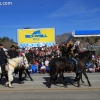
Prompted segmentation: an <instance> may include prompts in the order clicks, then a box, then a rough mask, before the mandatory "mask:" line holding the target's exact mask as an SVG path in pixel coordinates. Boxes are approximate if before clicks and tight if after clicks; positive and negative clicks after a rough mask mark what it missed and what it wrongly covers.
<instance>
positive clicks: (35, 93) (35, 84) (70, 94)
mask: <svg viewBox="0 0 100 100" xmlns="http://www.w3.org/2000/svg"><path fill="white" fill-rule="evenodd" d="M87 75H88V77H89V80H90V82H91V84H92V87H89V86H88V83H87V81H86V79H85V77H84V76H83V80H84V81H85V83H84V84H83V83H80V84H81V87H79V88H78V87H77V84H73V81H72V79H73V78H74V77H75V74H74V73H65V75H64V76H65V77H66V80H67V81H68V87H66V88H65V87H64V86H63V84H62V82H61V81H60V80H59V78H58V81H57V84H56V85H54V84H52V85H51V88H48V87H47V86H46V84H47V80H48V78H49V75H48V74H31V76H32V78H33V79H34V81H30V79H29V78H28V77H27V80H25V81H24V82H25V83H24V84H18V82H17V77H18V76H14V77H15V80H14V82H13V83H12V85H13V87H14V88H8V87H5V85H4V82H5V80H6V79H5V78H4V79H3V80H2V82H0V100H100V73H87Z"/></svg>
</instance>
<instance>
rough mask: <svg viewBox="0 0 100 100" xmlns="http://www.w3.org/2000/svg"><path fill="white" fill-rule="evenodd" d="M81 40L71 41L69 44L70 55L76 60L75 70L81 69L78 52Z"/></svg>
mask: <svg viewBox="0 0 100 100" xmlns="http://www.w3.org/2000/svg"><path fill="white" fill-rule="evenodd" d="M79 43H80V42H79V41H76V42H75V43H74V44H73V43H72V42H71V43H70V44H68V45H69V46H68V48H67V49H68V51H69V55H70V58H69V59H71V60H73V61H74V63H75V65H76V67H75V71H77V72H80V70H79V69H78V66H77V64H78V53H79Z"/></svg>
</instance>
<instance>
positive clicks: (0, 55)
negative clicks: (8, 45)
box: [0, 44, 7, 73]
mask: <svg viewBox="0 0 100 100" xmlns="http://www.w3.org/2000/svg"><path fill="white" fill-rule="evenodd" d="M6 58H7V56H6V54H5V51H4V50H3V45H2V44H0V66H1V70H2V73H5V72H6V71H5V60H6Z"/></svg>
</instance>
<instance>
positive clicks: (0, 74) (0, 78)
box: [0, 73, 3, 81]
mask: <svg viewBox="0 0 100 100" xmlns="http://www.w3.org/2000/svg"><path fill="white" fill-rule="evenodd" d="M0 75H1V78H0V81H1V80H2V78H3V74H2V73H1V74H0Z"/></svg>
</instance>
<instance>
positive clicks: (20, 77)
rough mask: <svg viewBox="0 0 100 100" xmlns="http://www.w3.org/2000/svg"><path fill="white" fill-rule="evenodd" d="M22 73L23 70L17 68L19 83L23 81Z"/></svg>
mask: <svg viewBox="0 0 100 100" xmlns="http://www.w3.org/2000/svg"><path fill="white" fill-rule="evenodd" d="M22 73H23V70H22V69H20V70H19V84H23V83H24V82H22Z"/></svg>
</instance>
